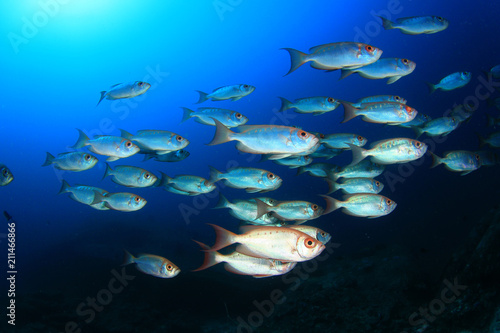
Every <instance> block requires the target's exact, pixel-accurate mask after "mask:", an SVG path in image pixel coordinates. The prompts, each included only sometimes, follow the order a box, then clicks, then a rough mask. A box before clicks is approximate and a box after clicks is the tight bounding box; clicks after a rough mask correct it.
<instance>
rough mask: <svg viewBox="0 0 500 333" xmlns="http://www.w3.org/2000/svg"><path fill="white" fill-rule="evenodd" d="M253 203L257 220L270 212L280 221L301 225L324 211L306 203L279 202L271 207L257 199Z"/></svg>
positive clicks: (319, 207)
mask: <svg viewBox="0 0 500 333" xmlns="http://www.w3.org/2000/svg"><path fill="white" fill-rule="evenodd" d="M255 202H256V203H257V218H259V217H261V216H263V215H264V214H267V213H271V212H272V213H273V215H274V216H276V217H277V218H278V219H280V220H283V221H297V223H303V222H305V221H309V220H313V219H316V218H318V217H320V216H321V215H322V214H323V211H324V209H323V207H321V206H318V205H316V204H315V203H311V202H308V201H300V200H294V201H279V202H278V203H276V204H275V205H272V206H271V205H268V204H266V203H265V202H262V201H261V200H259V199H255Z"/></svg>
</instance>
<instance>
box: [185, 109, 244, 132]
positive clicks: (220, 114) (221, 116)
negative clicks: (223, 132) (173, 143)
mask: <svg viewBox="0 0 500 333" xmlns="http://www.w3.org/2000/svg"><path fill="white" fill-rule="evenodd" d="M182 110H184V115H183V117H182V121H181V123H182V122H185V121H186V120H188V119H190V118H194V121H196V122H198V123H200V124H204V125H210V126H215V122H214V119H217V120H218V121H220V122H221V123H222V124H223V125H224V126H226V127H227V128H231V127H236V126H240V125H244V124H246V123H247V121H248V118H247V117H245V116H244V115H242V114H241V113H239V112H236V111H232V110H226V109H217V108H198V111H193V110H190V109H188V108H182Z"/></svg>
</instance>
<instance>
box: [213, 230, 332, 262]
mask: <svg viewBox="0 0 500 333" xmlns="http://www.w3.org/2000/svg"><path fill="white" fill-rule="evenodd" d="M209 225H210V226H211V227H212V228H214V230H215V233H216V235H217V238H216V240H215V244H214V246H212V247H211V248H210V250H208V251H218V250H220V249H222V248H224V247H226V246H229V245H231V244H234V243H239V245H238V246H237V247H236V251H237V252H239V253H242V254H246V255H248V256H252V257H256V258H269V259H276V260H281V261H293V262H303V261H307V260H310V259H313V258H315V257H316V256H318V255H319V254H321V252H323V250H324V249H325V246H324V245H323V244H322V243H321V242H320V241H318V240H316V239H314V238H313V237H311V236H309V235H307V234H305V233H303V232H301V231H298V230H294V229H290V228H287V227H266V226H264V227H261V226H245V227H241V229H242V230H243V231H244V233H243V234H239V235H238V234H235V233H232V232H230V231H228V230H226V229H224V228H222V227H219V226H217V225H214V224H209Z"/></svg>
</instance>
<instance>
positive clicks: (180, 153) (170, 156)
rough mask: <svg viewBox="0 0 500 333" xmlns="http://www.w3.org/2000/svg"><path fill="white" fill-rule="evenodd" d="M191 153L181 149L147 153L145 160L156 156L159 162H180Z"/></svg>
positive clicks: (155, 158)
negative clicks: (164, 152)
mask: <svg viewBox="0 0 500 333" xmlns="http://www.w3.org/2000/svg"><path fill="white" fill-rule="evenodd" d="M189 155H190V153H189V152H188V151H187V150H184V149H179V150H174V151H171V152H168V153H166V154H157V153H156V152H154V153H147V154H145V155H144V161H147V160H150V159H152V158H154V160H155V161H158V162H180V161H182V160H184V159H186V158H188V157H189Z"/></svg>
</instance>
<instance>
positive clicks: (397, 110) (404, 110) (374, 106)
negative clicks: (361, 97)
mask: <svg viewBox="0 0 500 333" xmlns="http://www.w3.org/2000/svg"><path fill="white" fill-rule="evenodd" d="M342 105H343V106H344V120H343V121H342V123H345V122H347V121H349V120H351V119H353V118H355V117H357V116H363V117H362V118H361V119H362V120H363V121H366V122H368V123H378V124H387V125H398V124H401V123H406V122H409V121H412V120H413V119H414V118H415V117H416V115H417V113H418V112H417V110H415V109H414V108H412V107H410V106H408V105H406V104H402V103H393V102H377V103H366V104H362V105H361V108H360V109H357V108H355V107H353V106H352V105H351V104H349V103H344V102H343V103H342Z"/></svg>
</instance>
